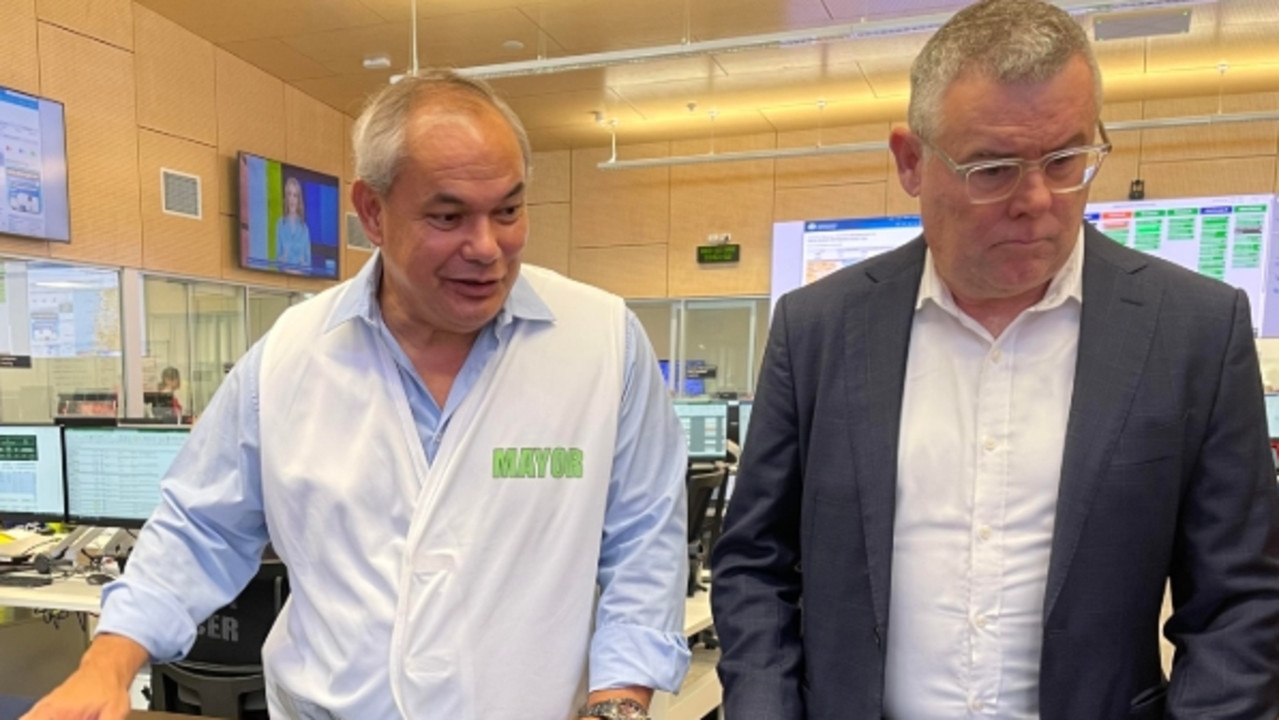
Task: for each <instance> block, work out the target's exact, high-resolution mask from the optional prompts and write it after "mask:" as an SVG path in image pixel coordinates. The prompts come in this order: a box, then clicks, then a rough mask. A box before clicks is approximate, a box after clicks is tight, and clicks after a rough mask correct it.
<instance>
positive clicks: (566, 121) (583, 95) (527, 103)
mask: <svg viewBox="0 0 1279 720" xmlns="http://www.w3.org/2000/svg"><path fill="white" fill-rule="evenodd" d="M510 105H511V109H513V110H515V113H516V114H517V115H519V116H520V120H521V121H523V122H524V125H525V126H526V127H529V128H541V127H554V126H563V125H576V124H581V125H582V126H583V127H588V128H589V127H593V126H594V125H595V121H594V119H593V117H592V113H594V112H596V111H598V112H600V113H602V114H603V116H604V117H605V118H616V119H617V120H618V122H619V123H627V122H634V121H637V120H639V119H641V116H640V115H639V114H638V113H637V112H635V110H634V109H633V108H632V107H631V106H630V105H629V104H627V103H626V102H625V101H624V100H622V99H621V98H619V97H618V96H617V95H616V94H615V93H613V92H611V91H609V90H582V91H577V92H567V93H556V94H554V95H538V96H536V97H531V98H511V99H510Z"/></svg>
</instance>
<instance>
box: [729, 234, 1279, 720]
mask: <svg viewBox="0 0 1279 720" xmlns="http://www.w3.org/2000/svg"><path fill="white" fill-rule="evenodd" d="M1084 242H1085V248H1084V270H1083V307H1082V315H1081V320H1080V336H1079V354H1078V360H1077V365H1076V372H1075V384H1074V390H1073V394H1072V396H1071V406H1070V415H1069V420H1068V425H1067V434H1066V443H1065V451H1064V456H1063V458H1062V468H1061V484H1060V490H1059V497H1058V500H1057V516H1056V524H1055V526H1054V533H1053V541H1052V551H1051V559H1050V561H1049V566H1048V579H1047V588H1046V594H1045V600H1044V629H1043V649H1042V654H1041V664H1040V687H1039V698H1040V713H1041V717H1042V718H1043V720H1104V719H1108V718H1162V717H1169V718H1188V719H1189V718H1194V719H1195V720H1204V719H1206V718H1237V719H1240V720H1244V719H1246V720H1263V719H1264V720H1272V719H1273V718H1275V717H1276V715H1279V490H1277V489H1276V485H1275V469H1274V465H1273V462H1272V459H1271V455H1270V451H1269V448H1268V445H1267V430H1266V417H1265V409H1264V404H1263V401H1262V394H1263V392H1262V387H1261V381H1260V372H1259V369H1258V364H1257V355H1256V347H1255V344H1254V342H1253V331H1252V322H1251V316H1250V315H1249V311H1248V302H1247V298H1246V296H1245V295H1244V294H1243V293H1242V292H1240V291H1238V290H1235V289H1232V288H1230V287H1228V286H1226V285H1224V284H1222V283H1219V282H1215V281H1212V280H1208V279H1206V278H1203V277H1200V276H1198V275H1195V274H1193V273H1191V272H1188V271H1186V270H1184V269H1182V268H1179V267H1176V266H1174V265H1172V264H1170V263H1166V262H1163V261H1161V260H1159V259H1156V258H1151V257H1149V256H1146V255H1143V254H1140V253H1137V252H1135V251H1132V250H1128V249H1127V248H1124V247H1122V246H1120V245H1118V244H1117V243H1115V242H1113V241H1112V240H1110V239H1108V238H1106V237H1104V236H1103V235H1101V234H1100V233H1098V232H1097V231H1096V230H1094V229H1093V228H1092V227H1086V228H1085V238H1084ZM924 248H925V246H924V242H923V239H922V238H921V239H917V240H915V241H913V242H911V243H909V244H908V245H906V246H904V247H902V248H899V249H898V250H895V251H892V252H890V253H885V254H884V255H880V256H878V257H876V258H872V259H870V260H867V261H865V262H862V263H860V264H858V265H855V266H853V267H850V268H846V269H845V270H842V271H840V272H838V273H835V274H833V275H831V276H830V277H828V278H826V279H823V280H821V281H819V282H817V283H814V284H812V285H809V286H807V287H805V288H802V289H800V290H797V291H795V292H793V293H790V294H788V295H787V296H785V297H784V298H782V300H781V301H780V302H779V303H778V305H777V308H776V310H775V312H774V316H773V323H772V329H771V331H770V334H769V340H768V349H767V351H766V353H765V356H764V366H763V370H762V372H761V378H760V384H759V389H758V392H757V394H756V398H755V406H754V411H753V414H752V417H751V428H750V437H749V439H748V440H749V442H747V443H746V444H745V454H744V456H743V457H742V461H741V472H740V474H739V477H738V479H737V484H736V489H735V491H734V495H733V498H732V502H731V503H730V506H729V510H728V515H727V520H726V527H725V530H724V534H723V536H722V537H721V538H720V540H719V542H718V543H717V545H716V547H715V553H714V558H713V565H712V567H713V568H714V580H713V582H714V588H713V592H712V602H713V608H714V612H715V626H716V628H717V630H718V632H719V636H720V641H721V644H722V647H723V656H722V659H721V661H720V665H719V673H720V678H721V680H722V681H723V684H724V692H725V709H726V712H727V717H728V718H729V719H730V720H799V719H801V718H806V719H809V720H849V719H853V720H862V719H873V718H880V717H882V716H883V698H884V653H885V642H884V639H885V637H886V633H887V630H888V626H889V623H890V622H910V618H908V617H905V618H889V616H888V609H889V587H890V575H891V572H892V568H891V564H892V562H891V561H892V548H893V519H894V512H895V497H896V475H897V441H898V432H899V426H900V424H901V405H902V389H903V383H904V376H905V370H906V357H907V347H908V344H909V341H910V332H911V324H912V320H913V317H914V307H915V300H916V296H917V294H918V290H919V282H920V277H921V275H922V272H923V264H924ZM921 350H923V349H921V348H916V349H915V351H916V352H920V351H921ZM1168 580H1171V584H1172V591H1173V602H1174V613H1173V616H1172V618H1171V619H1170V621H1169V622H1168V623H1167V626H1166V627H1165V628H1164V632H1165V633H1166V634H1167V636H1168V637H1169V638H1170V639H1171V640H1172V642H1173V643H1174V644H1175V645H1176V648H1177V654H1176V658H1175V661H1174V666H1173V672H1172V675H1171V678H1169V679H1165V678H1164V677H1163V673H1162V670H1161V665H1160V654H1159V637H1158V633H1159V615H1160V609H1161V606H1162V599H1163V595H1164V588H1165V582H1166V581H1168ZM894 720H915V719H912V718H895V719H894Z"/></svg>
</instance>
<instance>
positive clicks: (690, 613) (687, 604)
mask: <svg viewBox="0 0 1279 720" xmlns="http://www.w3.org/2000/svg"><path fill="white" fill-rule="evenodd" d="M710 626H711V597H710V594H709V593H706V592H698V593H697V594H696V595H694V596H693V597H691V598H688V599H687V600H685V601H684V635H685V636H686V637H687V636H690V635H696V634H697V633H699V632H701V631H703V630H705V629H707V628H709V627H710ZM718 662H719V651H718V650H706V649H698V650H694V651H693V662H692V664H691V665H690V666H689V668H688V675H687V676H686V677H685V678H684V685H683V686H682V687H680V691H679V695H671V694H670V693H664V692H658V693H654V694H653V702H652V704H651V705H650V706H649V715H650V716H651V717H652V718H653V720H702V718H704V717H706V715H707V714H709V713H711V712H714V711H715V709H716V708H718V707H719V706H720V704H721V703H722V701H723V689H722V688H721V687H720V684H719V676H718V675H716V674H715V665H716V663H718Z"/></svg>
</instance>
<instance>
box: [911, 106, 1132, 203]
mask: <svg viewBox="0 0 1279 720" xmlns="http://www.w3.org/2000/svg"><path fill="white" fill-rule="evenodd" d="M1097 130H1098V133H1099V134H1100V135H1101V144H1099V145H1077V146H1075V147H1068V148H1062V149H1061V150H1054V151H1052V152H1050V153H1045V154H1044V155H1043V156H1041V157H1040V158H1039V159H1037V160H1025V159H1023V158H1015V157H1012V158H999V159H997V160H974V161H973V162H968V163H964V164H962V165H961V164H959V163H957V162H955V161H954V160H952V159H951V157H950V156H949V155H947V154H946V151H945V150H942V149H941V148H939V147H937V146H936V145H934V144H933V143H932V142H931V141H929V140H928V139H927V138H924V137H922V136H920V138H919V140H920V142H922V143H923V144H924V145H925V146H926V147H928V149H930V150H932V151H933V152H935V153H937V154H938V155H939V156H941V159H942V160H944V161H945V162H946V166H947V167H949V168H950V170H951V172H953V173H955V175H957V176H959V177H960V178H962V179H963V181H964V192H965V194H967V195H968V202H970V203H972V204H973V205H993V204H994V203H997V202H1003V201H1005V200H1007V199H1008V198H1010V197H1012V196H1013V195H1015V194H1016V193H1017V189H1018V188H1020V187H1021V182H1022V180H1024V179H1025V178H1026V168H1028V167H1038V168H1039V171H1040V172H1044V168H1045V167H1046V166H1047V164H1048V163H1049V162H1051V161H1053V160H1056V159H1058V158H1062V157H1071V156H1074V155H1080V154H1083V153H1088V152H1095V153H1097V155H1098V157H1097V167H1096V168H1094V170H1093V174H1092V176H1091V177H1089V178H1087V179H1086V180H1084V181H1083V183H1081V184H1079V185H1076V186H1075V187H1071V188H1051V187H1049V188H1048V192H1050V193H1052V194H1053V195H1066V194H1068V193H1072V192H1079V191H1080V190H1083V189H1084V188H1086V187H1088V186H1089V185H1091V184H1092V181H1093V180H1094V179H1095V178H1096V177H1097V173H1098V172H1099V171H1100V170H1101V165H1102V163H1104V162H1105V161H1106V156H1107V155H1109V154H1110V151H1111V150H1112V149H1114V146H1113V145H1111V144H1110V136H1109V135H1108V134H1107V133H1106V124H1105V123H1103V122H1101V121H1100V120H1098V121H1097ZM991 167H1016V168H1017V171H1018V174H1017V182H1015V183H1013V184H1012V185H1011V186H1010V187H1009V188H1008V193H1007V194H1006V195H1003V196H1000V197H997V198H992V199H987V200H977V199H974V198H973V193H972V187H971V186H970V185H969V184H968V176H969V175H971V174H972V173H973V171H975V170H983V169H986V168H991ZM1045 187H1047V185H1045Z"/></svg>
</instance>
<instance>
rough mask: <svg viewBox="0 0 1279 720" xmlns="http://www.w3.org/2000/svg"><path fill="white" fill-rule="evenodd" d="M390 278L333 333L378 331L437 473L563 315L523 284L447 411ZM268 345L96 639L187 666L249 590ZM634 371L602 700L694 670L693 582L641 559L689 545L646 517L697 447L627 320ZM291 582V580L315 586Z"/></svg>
mask: <svg viewBox="0 0 1279 720" xmlns="http://www.w3.org/2000/svg"><path fill="white" fill-rule="evenodd" d="M380 276H381V258H380V256H376V257H375V258H374V259H373V260H371V261H370V262H368V263H367V264H366V265H365V267H364V269H363V270H361V272H360V274H359V275H358V276H357V277H356V278H355V280H354V281H353V282H354V285H355V287H354V290H356V292H351V293H348V294H347V296H346V298H344V300H343V302H342V303H341V304H340V305H338V306H337V309H336V310H335V313H334V316H333V318H332V321H331V322H332V323H333V324H336V323H338V322H342V321H346V320H356V321H359V322H366V323H368V324H369V325H371V326H372V327H374V328H376V329H377V331H378V337H379V338H380V339H381V341H382V342H384V343H385V344H386V346H387V348H388V349H390V351H391V354H392V356H393V357H394V358H395V362H396V364H397V366H398V368H399V372H400V379H401V381H402V383H403V386H404V391H405V393H406V394H407V396H408V399H409V405H410V407H411V409H412V412H413V419H414V421H415V424H416V426H417V431H418V435H419V437H420V438H421V440H422V446H423V448H424V449H425V451H426V455H427V458H428V460H430V461H432V462H433V461H434V459H435V455H436V451H437V450H438V448H439V444H440V438H441V437H442V436H443V434H444V433H445V432H447V430H448V426H449V422H450V420H451V419H452V417H453V415H454V413H455V412H456V410H457V408H458V406H459V405H460V404H461V402H462V400H463V399H464V398H465V397H466V396H467V394H468V393H469V392H470V391H471V390H472V389H473V388H474V386H475V384H476V382H477V381H478V380H479V378H480V375H481V373H482V371H483V369H484V367H485V366H486V365H487V364H488V363H489V362H490V361H491V360H492V359H493V358H494V356H495V355H496V353H497V352H498V350H499V349H500V348H501V347H503V345H504V344H505V343H506V342H508V341H509V340H510V337H511V335H512V333H513V332H514V330H515V328H516V326H517V325H519V324H522V323H546V322H553V321H554V316H553V315H552V313H551V311H550V309H549V308H548V307H547V306H546V305H545V304H544V303H543V301H542V300H541V298H539V297H538V295H537V293H536V291H534V290H533V288H532V286H530V285H529V284H528V283H527V282H525V281H524V280H523V279H522V278H521V279H519V280H518V281H517V282H516V284H515V285H514V287H512V289H511V292H510V295H509V296H508V297H507V300H506V303H505V304H504V306H503V308H502V310H501V311H500V312H499V314H498V316H497V317H496V318H495V319H494V320H493V321H492V322H490V323H489V324H488V325H487V326H485V327H484V329H483V330H482V331H481V332H480V334H479V336H478V337H477V338H476V341H475V344H474V345H473V346H472V348H471V351H470V354H469V355H468V357H467V359H466V362H465V363H464V364H463V366H462V369H461V370H460V371H459V372H458V374H457V377H456V379H455V380H454V383H453V386H452V389H451V390H450V392H449V396H448V398H447V400H446V402H445V403H444V407H442V408H441V407H440V406H439V405H438V404H437V403H436V401H435V400H434V398H433V397H432V396H431V394H430V393H429V392H428V391H427V389H426V385H425V384H424V383H423V382H422V380H421V378H420V377H419V376H418V374H417V372H416V370H415V369H414V368H413V365H412V363H411V362H410V361H409V359H408V356H407V355H406V354H405V353H404V351H403V350H402V349H401V348H400V346H399V344H398V343H397V342H396V341H395V339H394V337H393V336H392V335H391V332H390V330H389V329H388V328H387V327H386V324H385V323H384V322H383V320H382V316H381V312H380V308H379V305H378V302H377V289H378V281H379V278H380ZM262 348H263V343H262V342H258V343H257V344H255V345H254V346H253V348H252V349H250V350H249V352H248V353H247V354H246V355H245V356H244V357H243V358H242V359H241V360H240V362H238V363H237V364H236V366H235V369H234V370H233V371H232V372H231V374H230V375H229V376H228V377H227V379H226V381H225V382H224V383H223V385H222V387H221V388H220V389H219V390H218V392H217V394H216V395H215V396H214V398H213V401H212V402H211V403H210V405H209V407H208V409H207V411H206V412H205V413H204V415H203V416H202V417H201V419H200V421H199V423H198V424H197V425H196V427H195V428H194V429H193V430H192V433H191V437H190V439H189V440H188V442H187V444H186V445H185V447H184V448H183V449H182V451H181V452H180V453H179V455H178V457H177V459H176V460H175V461H174V464H173V467H172V468H171V469H170V470H169V473H168V475H167V477H166V478H165V480H164V483H163V485H162V494H163V502H162V503H161V505H160V506H159V507H158V508H157V509H156V511H155V513H154V514H153V515H152V517H151V519H150V521H149V522H148V523H147V525H146V527H145V528H144V529H143V530H142V532H141V533H140V535H139V539H138V544H137V547H136V548H135V550H134V554H133V556H132V557H131V560H130V563H129V565H128V570H127V572H126V573H125V575H124V576H123V578H122V579H121V580H119V581H117V582H115V583H112V584H110V585H108V586H107V587H106V588H105V592H104V594H103V600H102V604H103V612H102V618H101V622H100V623H99V625H98V632H109V633H115V634H119V635H124V636H127V637H129V638H132V639H134V640H135V641H137V642H138V643H140V644H141V645H142V646H143V647H145V648H146V649H147V651H148V652H149V653H150V654H151V656H152V658H154V659H155V660H156V661H158V662H168V661H172V660H176V659H179V658H180V657H181V656H182V655H184V654H185V653H186V652H187V651H188V650H189V649H190V647H191V644H192V643H193V642H194V641H195V630H196V624H197V621H199V620H202V619H203V618H205V617H207V616H208V615H209V614H211V613H212V612H214V611H215V610H217V609H218V608H219V607H221V606H223V605H225V604H227V603H228V602H229V601H230V600H231V599H233V598H234V597H235V596H236V595H237V594H238V593H239V589H240V588H242V587H243V586H244V585H245V584H246V583H247V582H248V580H249V579H250V578H251V577H252V576H253V574H254V572H255V571H256V568H257V564H258V558H259V557H260V556H261V552H262V549H263V547H264V546H265V544H266V542H267V539H268V538H267V529H266V523H265V519H264V513H263V509H262V477H261V474H260V473H261V462H260V454H259V450H260V447H261V443H262V441H263V437H262V429H261V427H260V420H259V416H258V377H259V372H260V368H261V361H262ZM625 365H626V366H625V373H624V385H623V395H622V402H621V417H620V418H619V424H618V436H617V446H616V450H615V453H614V457H613V472H612V479H611V482H610V488H609V502H608V506H607V510H606V514H605V518H604V533H603V538H602V540H601V554H600V560H599V583H600V587H601V595H600V600H599V606H598V610H597V614H596V627H597V628H608V632H607V633H605V632H601V631H597V632H596V635H595V638H594V639H593V641H592V646H591V662H590V679H589V682H590V686H591V688H593V689H602V688H614V687H622V686H627V685H641V686H647V687H654V688H659V689H667V690H674V689H678V687H679V685H680V682H681V681H682V679H683V677H684V674H685V672H686V671H687V668H688V661H689V652H688V649H687V646H686V643H685V639H684V636H683V617H684V583H685V575H684V573H683V572H681V571H680V570H681V569H682V568H681V567H680V566H676V567H672V566H671V558H668V557H660V558H658V557H647V556H646V554H645V553H643V552H636V549H637V548H648V547H653V546H654V545H655V544H656V545H659V546H663V547H670V546H672V545H676V546H679V547H681V548H682V547H684V546H685V544H686V537H685V532H686V529H685V526H684V518H683V517H680V518H679V522H671V523H662V524H657V523H656V522H655V521H654V520H653V519H652V518H650V517H646V516H645V514H644V512H643V510H642V508H643V507H644V506H645V505H646V504H647V502H648V501H649V500H650V499H651V498H653V497H662V496H669V495H670V494H671V493H683V492H684V476H685V470H686V459H685V457H686V456H685V450H684V448H685V444H684V437H683V431H682V429H681V428H680V425H679V421H678V420H677V419H676V417H675V415H674V412H673V410H672V408H671V406H670V401H669V398H668V396H667V392H666V389H665V387H664V385H663V383H662V377H661V373H660V371H659V369H658V365H657V362H656V358H655V356H654V354H653V349H652V346H651V345H650V344H649V342H648V338H647V336H646V335H645V334H644V331H643V328H642V327H641V326H640V324H639V321H638V319H637V318H636V317H635V315H634V314H633V313H630V312H629V311H628V313H627V324H626V352H625ZM316 390H317V392H322V389H321V388H317V389H316ZM331 421H333V419H332V418H316V422H331ZM288 437H289V432H288V429H287V428H271V429H270V431H269V433H268V436H267V438H266V441H268V442H288ZM681 504H682V503H681ZM299 521H300V522H301V521H302V519H301V518H299ZM277 530H280V529H278V528H277ZM283 532H287V529H284V530H283ZM334 532H335V535H336V534H337V533H338V532H339V529H337V528H335V529H334ZM335 541H339V542H340V538H335ZM654 541H656V543H655V542H654ZM679 562H680V563H684V562H685V559H684V558H679ZM623 569H624V571H622V570H623ZM290 571H291V572H294V573H295V574H294V575H293V578H292V579H293V582H295V583H305V582H306V578H305V577H299V576H298V575H297V574H296V572H295V571H294V569H293V568H290Z"/></svg>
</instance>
